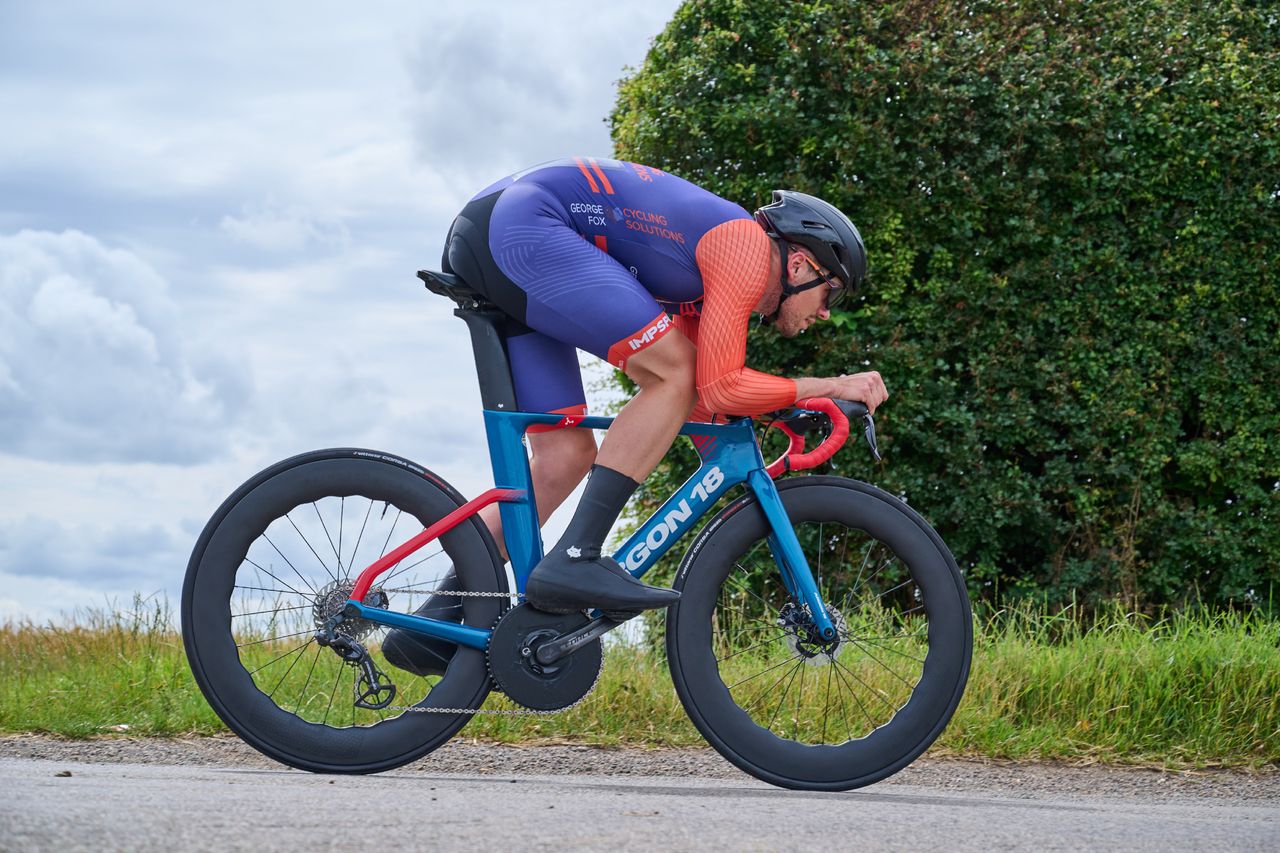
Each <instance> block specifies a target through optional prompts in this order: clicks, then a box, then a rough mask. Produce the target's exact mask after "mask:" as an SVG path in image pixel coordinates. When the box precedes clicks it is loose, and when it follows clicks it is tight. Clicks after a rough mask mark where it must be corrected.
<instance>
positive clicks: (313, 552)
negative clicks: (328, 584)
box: [284, 510, 338, 582]
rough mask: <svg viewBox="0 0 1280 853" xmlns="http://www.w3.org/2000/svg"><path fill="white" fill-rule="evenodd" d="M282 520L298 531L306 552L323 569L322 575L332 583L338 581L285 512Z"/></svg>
mask: <svg viewBox="0 0 1280 853" xmlns="http://www.w3.org/2000/svg"><path fill="white" fill-rule="evenodd" d="M316 512H317V513H318V512H319V510H316ZM284 519H285V521H287V522H289V524H290V525H291V526H292V527H293V529H294V530H297V531H298V535H299V536H301V537H302V541H303V542H305V543H306V545H307V550H309V551H310V552H311V555H312V556H313V557H315V558H316V562H318V563H319V564H320V568H322V569H324V573H325V574H327V575H328V576H329V580H331V581H334V582H337V580H338V578H337V576H336V575H334V573H333V572H331V571H329V567H328V566H327V565H325V562H324V559H323V558H322V557H321V556H320V554H319V553H318V552H317V551H316V549H315V548H314V547H313V546H312V544H311V540H310V539H308V538H307V537H306V535H305V534H304V533H303V532H302V531H301V530H298V525H296V524H294V523H293V519H292V518H290V517H289V513H287V512H286V513H285V514H284ZM325 535H326V536H327V535H328V532H327V531H326V533H325Z"/></svg>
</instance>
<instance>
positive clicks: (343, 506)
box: [338, 495, 355, 713]
mask: <svg viewBox="0 0 1280 853" xmlns="http://www.w3.org/2000/svg"><path fill="white" fill-rule="evenodd" d="M346 513H347V496H346V495H343V496H341V497H339V498H338V573H339V574H341V575H343V576H344V577H345V576H346V569H344V568H343V567H342V526H343V524H345V523H346ZM351 707H353V708H354V707H355V705H354V704H353V705H352V706H351ZM352 713H355V712H354V711H353V712H352Z"/></svg>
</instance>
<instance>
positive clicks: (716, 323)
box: [697, 219, 796, 415]
mask: <svg viewBox="0 0 1280 853" xmlns="http://www.w3.org/2000/svg"><path fill="white" fill-rule="evenodd" d="M771 249H772V244H771V243H770V241H769V238H768V236H766V235H765V233H764V231H763V229H761V228H760V226H759V225H757V224H756V223H755V222H754V221H752V220H750V219H734V220H731V221H729V222H725V223H724V224H722V225H717V226H716V227H715V228H713V229H711V230H710V231H708V232H707V233H706V234H704V235H703V237H702V239H701V240H699V241H698V248H697V259H698V269H699V270H700V271H701V273H702V284H703V297H702V318H701V322H700V323H699V326H700V328H699V329H698V337H699V340H698V341H697V347H698V380H697V381H698V401H699V407H700V408H701V407H704V406H705V407H706V408H707V409H708V410H710V411H712V412H716V413H718V414H722V415H760V414H764V413H765V412H772V411H773V410H775V409H781V408H785V407H786V406H790V405H791V404H793V403H794V402H795V401H796V383H795V382H794V381H793V380H791V379H786V378H784V377H781V376H773V375H771V374H768V373H761V372H760V371H758V370H752V369H750V368H749V367H747V366H746V359H747V328H748V327H749V326H750V323H751V311H752V309H754V308H755V306H756V304H757V303H759V301H760V298H761V297H762V296H764V293H765V290H767V289H768V287H769V279H770V275H771V264H772V252H771Z"/></svg>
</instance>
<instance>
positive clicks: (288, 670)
mask: <svg viewBox="0 0 1280 853" xmlns="http://www.w3.org/2000/svg"><path fill="white" fill-rule="evenodd" d="M309 645H311V641H310V640H308V641H307V642H305V643H303V644H302V645H300V646H298V648H296V649H294V651H301V650H302V649H305V648H306V647H307V646H309ZM304 657H306V656H305V655H298V656H297V657H296V658H294V659H293V663H291V664H289V668H288V669H286V670H285V671H284V675H282V676H280V680H279V681H277V682H276V686H275V687H272V688H271V692H270V693H268V694H267V698H268V699H274V698H275V695H276V691H277V690H279V689H280V685H281V684H284V680H285V679H286V678H288V677H289V673H291V672H293V668H294V667H295V666H297V665H298V661H300V660H302V659H303V658H304ZM259 669H261V667H259ZM257 671H258V670H256V669H255V670H254V672H257ZM252 674H253V673H250V675H252Z"/></svg>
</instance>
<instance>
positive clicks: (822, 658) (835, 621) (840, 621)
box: [778, 604, 849, 666]
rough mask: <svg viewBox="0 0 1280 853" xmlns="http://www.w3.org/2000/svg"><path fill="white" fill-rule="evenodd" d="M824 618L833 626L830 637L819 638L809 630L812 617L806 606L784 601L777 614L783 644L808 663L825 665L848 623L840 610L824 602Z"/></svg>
mask: <svg viewBox="0 0 1280 853" xmlns="http://www.w3.org/2000/svg"><path fill="white" fill-rule="evenodd" d="M827 618H828V619H830V620H831V625H832V627H834V628H835V629H836V635H835V638H834V639H831V640H823V639H822V638H820V637H818V636H816V635H815V634H814V632H813V620H812V619H811V618H809V614H808V612H807V611H806V610H801V609H800V608H797V607H796V606H795V605H793V604H788V605H787V606H786V607H784V608H783V609H782V612H781V613H780V614H779V615H778V625H779V627H781V628H782V629H783V630H784V631H785V632H786V635H785V636H786V643H787V648H789V649H790V650H791V653H792V654H793V655H796V656H797V657H800V658H803V659H804V662H805V663H807V664H809V665H810V666H826V665H827V664H829V663H831V661H832V659H833V658H834V657H835V656H836V655H837V654H838V653H839V651H840V647H841V646H842V645H843V644H844V641H845V638H846V637H847V635H848V630H849V624H848V622H847V621H846V620H845V618H844V614H843V613H841V612H840V611H839V610H836V609H835V608H833V607H832V606H831V605H827Z"/></svg>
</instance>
